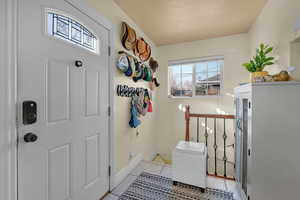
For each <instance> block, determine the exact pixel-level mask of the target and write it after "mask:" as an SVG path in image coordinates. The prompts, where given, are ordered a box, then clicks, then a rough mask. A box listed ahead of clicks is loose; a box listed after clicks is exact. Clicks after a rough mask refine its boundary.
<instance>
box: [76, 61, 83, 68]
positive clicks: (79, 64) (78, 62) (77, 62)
mask: <svg viewBox="0 0 300 200" xmlns="http://www.w3.org/2000/svg"><path fill="white" fill-rule="evenodd" d="M75 66H76V67H82V66H83V62H82V61H81V60H76V61H75Z"/></svg>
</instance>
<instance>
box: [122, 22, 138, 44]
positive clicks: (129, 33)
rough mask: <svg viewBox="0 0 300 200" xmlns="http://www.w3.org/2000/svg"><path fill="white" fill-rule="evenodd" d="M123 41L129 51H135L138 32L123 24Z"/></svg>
mask: <svg viewBox="0 0 300 200" xmlns="http://www.w3.org/2000/svg"><path fill="white" fill-rule="evenodd" d="M121 41H122V45H123V47H124V48H125V49H127V50H132V49H134V47H135V45H136V32H135V30H134V29H133V28H131V27H130V26H129V25H128V24H127V23H126V22H122V32H121Z"/></svg>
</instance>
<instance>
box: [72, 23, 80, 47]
mask: <svg viewBox="0 0 300 200" xmlns="http://www.w3.org/2000/svg"><path fill="white" fill-rule="evenodd" d="M81 32H82V30H81V26H80V24H78V23H76V22H72V29H71V33H72V34H71V39H72V40H73V41H77V42H81Z"/></svg>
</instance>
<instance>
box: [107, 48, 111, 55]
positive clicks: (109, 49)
mask: <svg viewBox="0 0 300 200" xmlns="http://www.w3.org/2000/svg"><path fill="white" fill-rule="evenodd" d="M110 55H111V47H110V46H108V56H110Z"/></svg>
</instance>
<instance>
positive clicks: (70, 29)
mask: <svg viewBox="0 0 300 200" xmlns="http://www.w3.org/2000/svg"><path fill="white" fill-rule="evenodd" d="M47 27H48V34H49V35H52V36H54V37H57V38H59V39H62V40H65V41H67V42H70V43H72V44H75V45H78V46H80V47H83V48H85V49H87V50H90V51H92V52H95V53H98V51H97V48H98V40H97V38H96V36H95V35H94V34H92V32H91V31H89V30H88V29H87V28H86V27H85V26H83V25H82V24H80V23H79V22H77V21H75V20H73V19H71V18H69V17H66V16H63V15H61V14H57V13H55V12H52V11H49V12H47Z"/></svg>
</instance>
